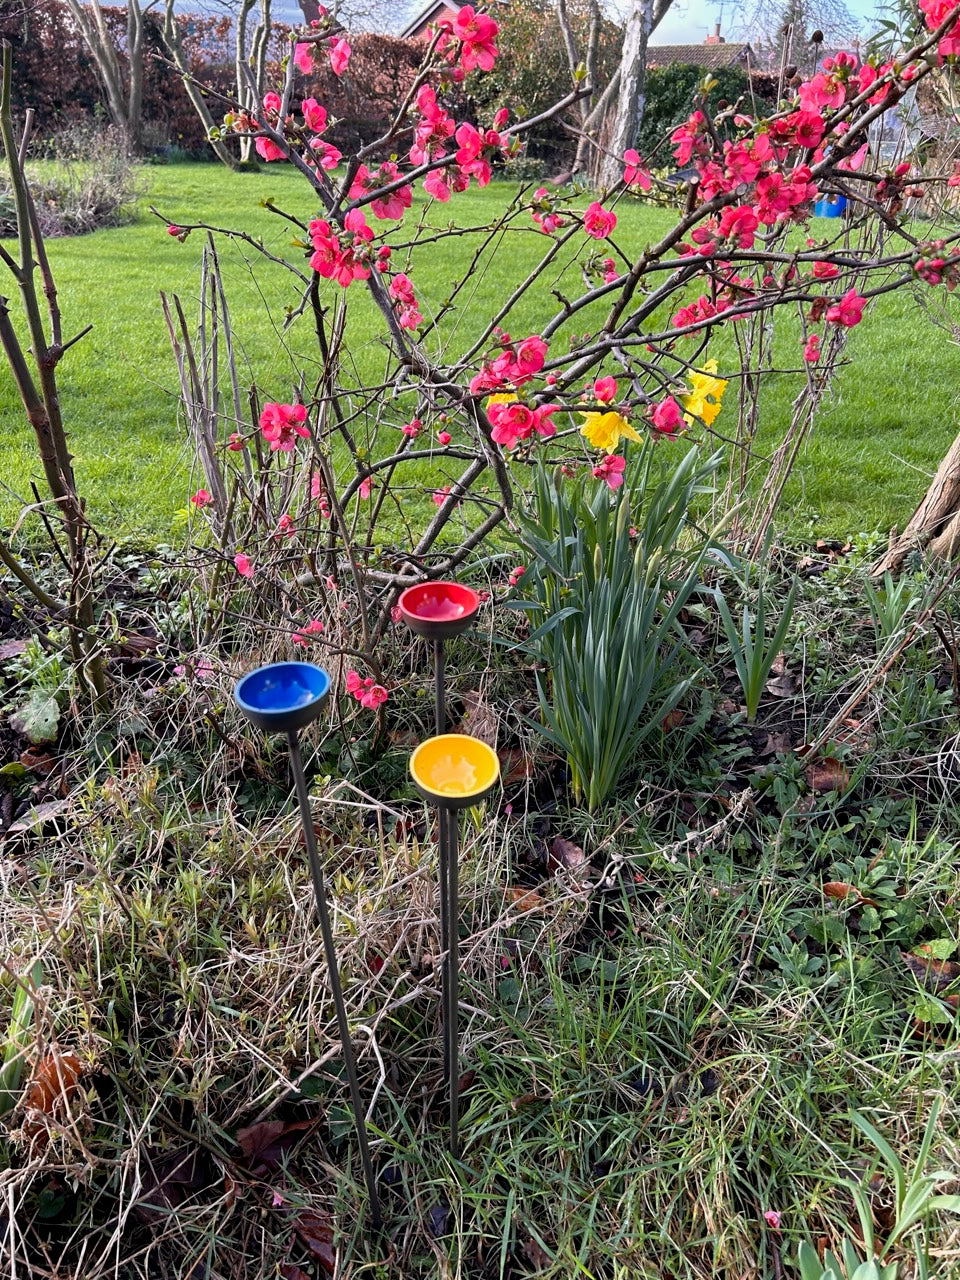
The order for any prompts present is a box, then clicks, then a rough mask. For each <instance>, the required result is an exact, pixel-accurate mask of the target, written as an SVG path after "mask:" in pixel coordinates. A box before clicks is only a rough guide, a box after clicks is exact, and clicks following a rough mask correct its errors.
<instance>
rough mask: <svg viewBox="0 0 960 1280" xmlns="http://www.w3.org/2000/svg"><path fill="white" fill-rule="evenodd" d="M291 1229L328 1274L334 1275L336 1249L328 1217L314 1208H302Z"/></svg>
mask: <svg viewBox="0 0 960 1280" xmlns="http://www.w3.org/2000/svg"><path fill="white" fill-rule="evenodd" d="M293 1229H294V1231H296V1233H297V1235H298V1236H299V1237H300V1239H301V1241H302V1242H303V1244H304V1245H306V1247H307V1248H308V1249H309V1250H310V1252H311V1253H312V1254H313V1256H314V1257H315V1258H316V1260H317V1262H318V1263H319V1264H320V1266H321V1267H322V1269H323V1270H324V1271H325V1272H326V1274H327V1275H328V1276H332V1275H336V1271H337V1251H336V1248H335V1247H334V1244H333V1228H332V1227H331V1226H330V1219H329V1218H327V1217H326V1216H321V1214H319V1213H317V1212H316V1211H315V1210H314V1209H304V1210H303V1212H302V1213H299V1214H297V1217H296V1219H295V1220H294V1224H293Z"/></svg>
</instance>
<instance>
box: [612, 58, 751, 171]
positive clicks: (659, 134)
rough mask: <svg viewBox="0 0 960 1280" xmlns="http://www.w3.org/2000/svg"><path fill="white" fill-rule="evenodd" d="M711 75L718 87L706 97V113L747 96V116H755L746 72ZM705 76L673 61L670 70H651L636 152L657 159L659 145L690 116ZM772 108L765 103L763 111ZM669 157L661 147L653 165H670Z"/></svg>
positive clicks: (725, 70) (736, 70)
mask: <svg viewBox="0 0 960 1280" xmlns="http://www.w3.org/2000/svg"><path fill="white" fill-rule="evenodd" d="M709 74H710V78H711V79H712V80H713V81H715V84H714V86H713V88H712V89H711V90H710V92H709V93H708V94H707V105H706V108H705V110H706V112H707V114H708V115H710V116H714V115H716V114H717V112H718V111H719V110H721V106H720V104H721V103H724V102H729V103H731V104H732V103H734V102H736V101H737V99H738V98H744V97H745V98H746V102H745V104H744V110H745V111H746V113H747V114H748V115H750V114H752V113H753V103H752V96H751V89H750V77H749V76H748V75H747V73H746V71H744V70H742V69H741V68H740V67H724V68H722V69H721V70H719V71H711V72H710V73H709ZM706 75H707V72H706V71H705V70H704V68H703V67H695V66H692V65H690V64H689V63H686V62H674V63H671V65H670V66H669V67H651V68H650V70H649V71H648V72H647V83H646V102H645V104H644V110H643V121H642V123H641V125H640V132H639V134H638V136H637V150H638V151H639V152H640V154H641V155H642V156H644V157H646V159H647V160H651V159H654V150H655V148H656V147H657V145H658V144H660V143H662V142H663V140H664V138H666V137H667V136H668V135H669V134H670V133H671V132H672V131H673V130H674V129H676V128H677V126H678V125H681V124H683V122H684V121H685V120H686V119H687V117H688V116H689V115H690V112H691V111H692V110H693V108H694V99H695V98H696V97H697V94H698V93H699V91H700V86H701V85H702V84H703V81H704V77H705V76H706ZM769 105H770V104H769V102H767V101H764V102H763V103H762V106H763V107H764V108H767V107H769ZM668 157H669V149H668V148H666V147H661V149H660V151H659V152H658V154H657V156H656V158H655V159H654V163H659V164H665V163H670V161H669V158H668Z"/></svg>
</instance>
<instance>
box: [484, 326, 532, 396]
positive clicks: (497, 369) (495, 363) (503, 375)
mask: <svg viewBox="0 0 960 1280" xmlns="http://www.w3.org/2000/svg"><path fill="white" fill-rule="evenodd" d="M500 342H501V345H502V347H503V350H502V351H501V353H500V355H498V356H497V357H496V359H494V360H492V361H490V362H489V363H488V364H484V365H483V367H482V368H481V370H480V372H479V373H478V374H477V375H476V377H474V378H473V380H472V381H471V383H470V391H471V393H472V394H473V395H475V396H479V395H484V394H485V393H486V392H489V391H500V390H501V389H502V388H504V387H508V388H510V389H514V388H516V387H522V386H523V385H524V384H525V383H527V382H529V381H530V379H531V378H533V377H535V376H536V375H537V374H538V373H539V372H540V370H541V369H542V368H543V366H544V363H545V362H546V358H547V344H546V343H545V342H544V340H543V339H542V338H541V337H539V336H538V335H537V334H533V335H531V337H529V338H524V339H523V340H522V341H521V342H514V341H512V339H511V337H510V335H509V333H504V334H501V335H500Z"/></svg>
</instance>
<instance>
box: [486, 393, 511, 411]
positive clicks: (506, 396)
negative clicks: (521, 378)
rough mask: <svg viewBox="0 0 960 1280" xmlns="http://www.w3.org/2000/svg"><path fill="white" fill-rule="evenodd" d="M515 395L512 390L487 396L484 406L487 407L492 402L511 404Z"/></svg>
mask: <svg viewBox="0 0 960 1280" xmlns="http://www.w3.org/2000/svg"><path fill="white" fill-rule="evenodd" d="M516 399H517V397H516V396H515V395H514V394H513V392H512V391H511V392H504V393H503V394H501V395H498V396H487V403H486V405H485V406H484V408H486V409H489V408H490V406H491V405H492V404H513V402H514V401H515V400H516Z"/></svg>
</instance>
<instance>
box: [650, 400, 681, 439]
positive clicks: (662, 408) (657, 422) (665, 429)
mask: <svg viewBox="0 0 960 1280" xmlns="http://www.w3.org/2000/svg"><path fill="white" fill-rule="evenodd" d="M650 425H651V426H652V427H653V429H654V431H658V432H659V433H660V435H663V436H672V435H675V434H676V432H678V431H685V430H686V426H687V423H686V419H685V418H684V416H683V410H682V409H681V408H680V406H679V405H678V404H677V402H676V400H674V398H673V396H667V397H666V399H664V400H661V401H659V402H658V403H657V404H654V405H652V406H651V407H650Z"/></svg>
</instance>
